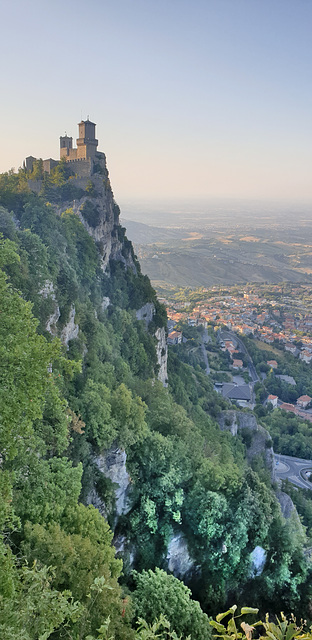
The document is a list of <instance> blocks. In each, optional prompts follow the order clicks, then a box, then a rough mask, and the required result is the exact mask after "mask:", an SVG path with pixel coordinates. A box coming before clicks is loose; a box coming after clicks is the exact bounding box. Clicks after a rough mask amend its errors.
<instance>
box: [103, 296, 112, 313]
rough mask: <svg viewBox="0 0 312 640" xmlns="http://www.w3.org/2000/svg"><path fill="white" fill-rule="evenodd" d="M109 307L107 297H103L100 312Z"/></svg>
mask: <svg viewBox="0 0 312 640" xmlns="http://www.w3.org/2000/svg"><path fill="white" fill-rule="evenodd" d="M109 305H110V299H109V297H108V296H104V297H103V300H102V305H101V307H102V311H106V309H107V308H108V307H109Z"/></svg>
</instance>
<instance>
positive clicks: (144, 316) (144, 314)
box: [135, 302, 155, 328]
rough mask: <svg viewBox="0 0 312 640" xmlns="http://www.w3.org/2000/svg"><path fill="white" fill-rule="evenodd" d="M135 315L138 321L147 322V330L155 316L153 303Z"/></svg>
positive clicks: (145, 305) (148, 303)
mask: <svg viewBox="0 0 312 640" xmlns="http://www.w3.org/2000/svg"><path fill="white" fill-rule="evenodd" d="M135 315H136V319H137V320H143V321H144V322H145V326H146V328H147V327H148V325H149V323H150V322H152V320H153V317H154V315H155V305H154V304H153V302H147V303H146V304H144V305H143V307H141V308H140V309H138V310H137V311H136V312H135Z"/></svg>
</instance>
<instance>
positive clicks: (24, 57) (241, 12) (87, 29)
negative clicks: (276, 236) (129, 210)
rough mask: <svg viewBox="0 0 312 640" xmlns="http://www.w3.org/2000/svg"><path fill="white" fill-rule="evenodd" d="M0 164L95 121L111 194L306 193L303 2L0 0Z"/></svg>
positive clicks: (306, 28) (309, 148) (311, 22)
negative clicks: (0, 30) (0, 0)
mask: <svg viewBox="0 0 312 640" xmlns="http://www.w3.org/2000/svg"><path fill="white" fill-rule="evenodd" d="M1 18H2V25H5V29H3V33H2V39H1V44H0V47H1V52H2V59H3V61H5V62H4V63H3V65H2V68H1V76H0V77H1V83H2V87H3V88H5V91H3V95H2V101H1V102H2V119H3V123H5V126H4V127H3V132H2V145H1V146H2V154H1V162H0V170H1V171H7V170H8V169H10V168H11V167H15V168H16V169H17V168H18V167H19V166H20V165H21V164H22V162H23V159H24V158H25V157H26V156H27V155H34V156H36V157H43V158H47V157H53V158H58V157H59V146H58V143H59V136H60V135H62V134H64V131H65V130H66V131H67V133H68V135H72V136H73V138H75V139H76V137H77V122H78V121H79V120H80V118H81V117H82V118H84V119H85V118H86V117H87V115H89V116H90V119H91V120H93V121H94V122H96V123H97V137H98V139H99V149H100V150H101V151H104V152H105V153H106V155H107V161H108V168H109V171H110V177H111V182H112V186H113V190H114V193H115V196H116V200H117V201H118V202H125V201H132V202H134V201H135V200H137V199H146V200H149V201H150V202H151V201H152V200H154V199H155V198H159V199H163V200H165V199H166V198H167V199H176V200H178V199H180V200H183V199H184V200H189V199H193V198H194V199H199V200H200V199H202V200H206V199H211V198H230V199H231V198H232V199H254V200H258V199H261V200H267V201H271V200H283V201H284V202H286V203H287V202H288V203H291V202H292V203H296V202H301V201H306V202H307V201H308V202H312V181H311V169H312V131H311V106H312V105H311V103H312V89H311V86H312V85H311V60H312V55H311V53H312V43H311V26H312V4H311V3H309V2H306V1H305V0H297V1H295V0H275V2H274V3H272V1H271V0H261V2H250V1H248V0H235V2H233V1H232V0H208V1H207V0H196V1H195V2H194V3H192V4H191V3H190V2H188V1H187V0H179V2H177V0H172V1H170V2H169V1H168V0H159V1H158V2H157V4H156V3H154V2H152V1H151V0H132V2H129V1H127V0H115V2H114V3H112V2H107V1H106V0H104V1H101V2H100V0H91V1H90V2H89V3H88V6H87V7H86V5H85V4H83V3H82V2H81V0H78V1H76V2H73V0H68V1H67V2H66V3H62V2H61V1H60V0H55V2H54V3H49V4H48V3H42V2H39V0H30V1H29V2H28V3H24V2H21V0H12V1H10V2H4V3H3V4H2V8H1Z"/></svg>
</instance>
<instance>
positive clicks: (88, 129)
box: [77, 119, 98, 160]
mask: <svg viewBox="0 0 312 640" xmlns="http://www.w3.org/2000/svg"><path fill="white" fill-rule="evenodd" d="M95 126H96V125H95V124H94V122H91V121H90V120H89V119H87V120H82V121H81V122H79V124H78V127H79V138H78V139H77V159H78V158H83V159H85V160H86V159H88V158H92V160H93V159H94V158H95V154H96V150H97V146H98V140H96V137H95Z"/></svg>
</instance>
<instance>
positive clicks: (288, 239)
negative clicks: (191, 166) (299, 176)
mask: <svg viewBox="0 0 312 640" xmlns="http://www.w3.org/2000/svg"><path fill="white" fill-rule="evenodd" d="M311 214H312V207H311V206H309V205H308V204H305V203H301V204H300V205H292V204H287V205H286V204H284V205H283V204H280V203H273V204H272V203H261V202H250V203H247V202H237V201H236V202H234V203H231V202H230V201H226V202H223V203H220V202H213V201H212V202H209V203H206V204H205V203H200V202H195V203H194V205H193V209H192V203H191V202H188V203H184V204H181V203H177V204H175V205H174V204H173V203H167V206H166V203H163V204H162V205H158V207H157V205H156V204H155V205H154V206H153V207H151V206H148V205H145V206H144V204H142V203H141V204H140V205H139V206H138V205H136V208H135V206H134V205H132V206H129V205H128V206H127V204H125V205H124V206H123V214H122V215H123V219H122V224H123V225H124V226H125V227H126V229H127V236H128V238H129V239H130V240H132V242H133V243H134V247H135V251H136V253H137V255H138V257H139V259H140V263H141V267H142V271H143V273H146V274H148V276H149V277H150V278H151V280H152V283H153V284H154V286H155V287H156V288H158V287H161V288H167V287H169V288H170V287H172V286H173V287H176V286H178V287H187V286H189V287H198V286H212V285H217V284H239V283H241V284H243V283H246V282H268V283H278V282H283V281H289V282H305V283H309V282H311V284H312V215H311Z"/></svg>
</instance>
